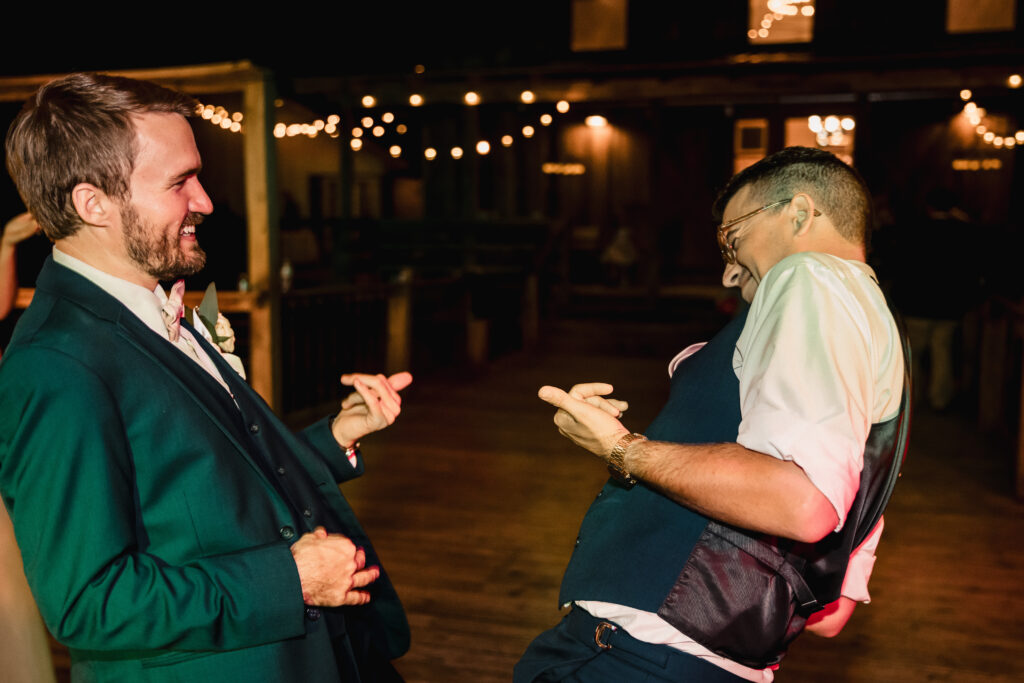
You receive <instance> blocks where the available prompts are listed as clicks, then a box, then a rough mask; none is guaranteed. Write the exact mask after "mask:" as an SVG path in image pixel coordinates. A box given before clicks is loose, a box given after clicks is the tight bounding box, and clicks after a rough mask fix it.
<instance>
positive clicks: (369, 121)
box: [360, 116, 373, 128]
mask: <svg viewBox="0 0 1024 683" xmlns="http://www.w3.org/2000/svg"><path fill="white" fill-rule="evenodd" d="M360 123H362V124H363V128H370V127H371V126H373V117H372V116H364V117H363V118H362V119H361V120H360Z"/></svg>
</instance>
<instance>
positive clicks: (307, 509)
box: [302, 508, 313, 517]
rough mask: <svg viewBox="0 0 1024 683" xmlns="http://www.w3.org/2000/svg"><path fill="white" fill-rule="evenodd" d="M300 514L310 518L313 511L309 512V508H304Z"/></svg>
mask: <svg viewBox="0 0 1024 683" xmlns="http://www.w3.org/2000/svg"><path fill="white" fill-rule="evenodd" d="M302 514H304V515H305V516H306V517H312V516H313V511H312V510H310V509H309V508H306V509H305V510H303V511H302Z"/></svg>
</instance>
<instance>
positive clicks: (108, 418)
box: [0, 259, 409, 682]
mask: <svg viewBox="0 0 1024 683" xmlns="http://www.w3.org/2000/svg"><path fill="white" fill-rule="evenodd" d="M203 343H204V344H205V342H203ZM206 349H207V352H208V355H210V356H211V358H213V359H214V361H215V362H216V363H217V364H218V368H219V369H220V371H221V374H222V375H223V377H224V378H225V380H226V381H227V382H228V383H229V385H230V386H231V390H232V393H234V395H235V396H236V397H237V399H238V405H237V406H236V405H235V403H234V402H233V401H232V399H231V397H230V396H229V395H228V393H227V392H225V391H224V390H223V388H221V387H220V386H219V385H217V384H216V382H214V381H213V380H212V379H211V378H210V377H209V375H208V374H207V373H205V372H204V371H203V370H202V369H201V368H200V367H199V366H198V365H197V364H196V363H194V362H192V361H190V360H188V359H187V358H185V357H184V356H183V355H182V354H181V352H180V351H179V350H178V349H176V348H175V347H174V346H173V345H171V344H169V343H168V342H167V341H166V339H163V338H161V337H160V336H159V335H157V334H154V333H153V332H152V330H150V329H149V328H148V327H146V326H145V325H144V324H143V323H142V322H141V321H140V320H139V319H138V318H137V317H136V316H135V315H134V314H132V313H131V312H130V311H129V310H128V309H127V308H125V307H124V306H123V305H122V304H121V303H120V302H118V301H117V300H116V299H114V298H113V297H111V296H110V295H108V294H107V293H106V292H104V291H103V290H101V289H100V288H99V287H97V286H95V285H94V284H92V283H91V282H89V281H88V280H86V279H85V278H83V277H81V276H79V275H78V274H76V273H74V272H72V271H70V270H68V269H67V268H64V267H62V266H60V265H57V264H55V263H54V262H53V261H52V259H48V260H47V262H46V264H45V265H44V267H43V270H42V271H41V273H40V276H39V280H38V283H37V288H36V294H35V298H34V299H33V301H32V305H31V306H30V307H29V308H28V310H27V311H26V312H25V313H24V314H23V316H22V318H21V320H19V322H18V326H17V328H16V330H15V332H14V336H13V338H12V340H11V343H10V345H9V347H8V348H7V350H6V352H5V353H4V356H3V360H2V362H0V406H2V408H0V494H2V495H3V500H4V504H5V505H6V506H7V509H8V511H9V512H10V515H11V518H12V520H13V521H14V526H15V532H16V536H17V540H18V545H19V546H20V547H21V550H22V554H23V557H24V562H25V573H26V575H27V576H28V579H29V584H30V585H31V587H32V591H33V593H34V595H35V597H36V600H37V602H38V604H39V608H40V611H41V612H42V614H43V618H44V619H45V621H46V623H47V626H48V627H49V629H50V630H51V632H52V633H53V634H54V636H55V637H56V638H57V639H58V640H59V641H61V642H63V643H65V644H66V645H68V647H69V648H70V650H71V655H72V676H73V678H75V679H76V680H89V681H92V680H96V681H106V680H118V681H121V680H129V681H175V680H187V681H205V680H209V681H215V680H216V681H221V682H223V681H233V680H239V681H336V680H339V678H340V677H341V675H340V674H339V667H338V665H337V664H336V662H335V657H334V654H333V649H332V642H331V640H332V638H331V637H332V635H333V636H337V635H339V631H340V630H342V629H348V632H349V635H350V636H355V633H354V630H355V629H359V631H360V632H359V634H358V635H359V638H360V639H361V640H362V642H367V641H369V642H371V643H372V644H373V647H374V648H375V649H377V650H378V651H379V652H381V653H382V654H384V655H385V656H387V657H397V656H399V655H401V654H402V653H404V652H405V651H406V650H407V649H408V642H409V632H408V625H407V623H406V620H405V616H404V613H403V611H402V607H401V604H400V603H399V601H398V597H397V595H396V594H395V592H394V589H393V587H392V586H391V583H390V581H389V580H388V578H387V576H386V575H385V574H384V573H383V572H382V575H381V577H380V579H378V580H377V581H376V582H375V583H374V585H373V587H372V594H371V595H372V597H371V602H370V604H369V605H368V606H366V607H362V608H344V609H341V610H325V611H324V612H326V614H324V616H329V617H330V618H318V617H320V616H321V614H320V612H318V611H315V610H314V611H309V610H306V609H304V605H303V601H302V591H301V588H300V584H299V577H298V573H297V571H296V568H295V563H294V561H293V560H292V557H291V552H290V549H289V546H290V543H292V542H294V541H295V540H297V539H298V538H299V536H301V534H302V533H304V532H306V531H308V530H310V528H311V527H312V526H313V525H314V524H316V523H321V522H320V520H315V519H314V520H305V519H303V517H302V515H297V516H296V515H295V514H294V513H293V510H292V508H290V507H289V505H288V504H287V503H286V501H285V499H284V495H283V494H282V493H281V488H280V485H279V483H276V482H274V481H273V480H272V479H271V477H272V476H273V475H274V472H273V471H272V470H270V469H268V467H267V466H266V464H261V463H260V462H259V461H258V460H259V458H258V455H256V454H255V453H254V450H255V449H254V448H253V443H254V441H253V440H252V439H253V434H252V433H249V431H250V429H251V430H253V432H256V431H257V429H256V428H255V427H254V425H255V424H259V425H260V426H261V428H262V430H263V431H262V433H260V434H259V436H260V437H261V438H264V437H273V438H268V439H267V441H266V443H268V444H271V445H272V446H271V447H272V448H273V449H275V450H276V452H282V451H288V453H289V457H290V460H289V461H288V462H290V463H291V464H293V465H296V467H293V468H292V469H293V470H295V469H298V470H300V471H298V472H295V471H290V472H288V476H290V477H302V478H303V479H301V481H302V482H304V483H306V484H308V488H309V489H310V490H315V491H317V492H318V494H317V495H318V496H319V497H320V500H321V505H325V506H326V507H327V508H329V510H330V512H331V518H332V520H333V521H332V523H331V525H330V526H329V527H328V530H329V531H332V532H338V533H342V534H345V535H347V536H349V537H350V538H352V539H353V541H354V542H355V543H356V544H357V545H361V546H363V547H364V548H366V550H367V562H368V563H379V559H378V558H377V557H376V555H375V554H374V552H373V548H372V546H371V545H370V543H369V539H368V538H366V535H365V533H364V532H363V530H362V528H361V527H360V526H359V522H358V521H357V520H356V518H355V515H354V514H353V512H352V510H351V508H350V507H349V505H348V503H347V502H346V501H345V499H344V497H343V496H342V495H341V492H340V491H339V490H338V485H337V484H338V482H340V481H343V480H345V479H347V478H351V477H353V476H356V475H358V474H360V473H361V472H362V461H359V463H358V466H357V467H355V468H353V467H352V466H351V465H350V464H349V462H348V461H347V459H345V457H344V453H343V451H342V450H341V449H340V448H339V447H338V445H337V443H336V442H335V441H334V439H333V438H332V436H331V432H330V427H329V423H328V421H327V420H323V421H321V422H319V423H317V424H315V425H313V426H312V427H310V428H308V429H306V430H305V431H303V432H302V433H300V434H293V433H291V432H290V431H289V430H288V429H287V428H286V427H285V426H284V425H283V424H282V423H281V422H280V421H279V420H278V419H277V418H276V417H275V416H274V415H273V413H272V412H271V411H270V409H269V407H267V406H266V404H265V403H263V401H262V400H260V399H259V397H258V396H256V394H255V393H254V392H252V390H251V389H250V388H249V387H248V386H247V385H245V383H244V382H242V381H241V380H240V379H239V378H238V377H237V376H236V375H235V373H234V372H233V371H232V370H230V368H229V367H228V365H227V364H226V363H224V361H223V360H222V359H221V358H220V357H219V354H218V353H217V352H216V351H214V350H213V349H212V347H209V346H206ZM242 405H246V406H251V407H252V408H251V410H250V413H249V415H248V417H253V416H254V415H255V417H254V418H253V419H252V424H245V423H244V422H243V419H242V417H241V414H240V410H239V406H242ZM279 471H280V470H279ZM331 527H335V528H331ZM354 640H355V638H354ZM344 668H345V667H344V666H342V667H341V669H342V670H344Z"/></svg>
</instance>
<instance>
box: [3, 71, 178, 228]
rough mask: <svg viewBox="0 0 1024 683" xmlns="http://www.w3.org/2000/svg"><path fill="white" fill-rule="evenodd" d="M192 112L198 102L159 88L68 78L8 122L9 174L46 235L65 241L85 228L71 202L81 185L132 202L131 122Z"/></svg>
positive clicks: (117, 79)
mask: <svg viewBox="0 0 1024 683" xmlns="http://www.w3.org/2000/svg"><path fill="white" fill-rule="evenodd" d="M195 109H196V101H195V100H194V99H193V98H191V97H189V96H188V95H185V94H183V93H180V92H176V91H174V90H169V89H168V88H164V87H162V86H159V85H157V84H156V83H150V82H148V81H137V80H134V79H131V78H124V77H121V76H109V75H105V74H93V73H75V74H70V75H68V76H64V77H62V78H58V79H56V80H53V81H50V82H49V83H47V84H45V85H43V86H42V87H40V88H39V90H37V91H36V93H35V94H34V95H33V96H32V97H31V98H29V100H28V101H27V102H25V106H23V107H22V109H21V112H20V113H19V114H18V116H17V118H15V120H14V122H13V123H11V127H10V128H9V129H8V131H7V143H6V147H7V171H8V173H10V174H11V178H13V179H14V184H15V185H17V187H18V192H19V193H20V194H21V198H22V200H23V201H24V202H25V205H26V206H27V207H28V209H29V211H31V212H32V215H33V216H34V217H35V219H36V221H38V223H39V225H40V227H41V228H42V230H43V232H44V233H45V234H46V236H47V237H49V238H50V239H51V240H58V239H61V238H64V237H68V236H70V235H73V234H75V233H76V232H77V231H78V230H79V228H81V227H82V221H81V219H80V218H79V216H78V213H77V212H76V211H75V207H74V204H73V203H72V201H71V190H72V189H74V187H75V186H76V185H78V184H79V183H92V184H93V185H95V186H96V187H98V188H100V189H101V190H103V191H104V192H105V193H107V194H108V195H110V196H111V197H112V198H114V199H116V200H118V201H122V202H123V201H125V200H127V199H128V197H129V193H130V180H131V174H132V170H133V169H134V167H135V156H136V153H137V151H138V150H137V148H136V147H137V145H136V138H135V125H134V122H133V121H132V116H133V115H140V114H145V113H149V112H159V113H169V114H181V115H182V116H186V117H188V116H193V115H194V114H195Z"/></svg>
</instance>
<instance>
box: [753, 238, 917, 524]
mask: <svg viewBox="0 0 1024 683" xmlns="http://www.w3.org/2000/svg"><path fill="white" fill-rule="evenodd" d="M898 342H899V337H898V334H897V333H896V331H895V324H894V323H893V322H892V316H891V314H890V313H889V311H888V307H887V306H886V304H885V300H884V298H883V297H882V294H881V291H880V290H879V289H878V286H877V284H876V283H875V282H874V281H873V279H872V278H871V271H870V269H869V268H867V266H864V265H863V264H859V265H858V264H854V263H853V262H848V261H843V260H842V259H838V258H836V257H833V256H828V255H825V254H814V253H802V254H795V255H793V256H790V257H788V258H786V259H783V260H782V261H780V262H779V263H778V264H776V266H775V267H774V268H772V269H771V270H770V271H769V272H768V274H767V276H766V277H765V278H764V280H763V281H762V282H761V284H760V286H759V287H758V290H757V294H756V295H755V297H754V301H753V302H752V303H751V310H750V314H749V315H748V319H747V324H746V326H745V327H744V330H743V333H742V334H741V335H740V338H739V340H738V341H737V344H736V352H735V355H734V359H733V367H734V369H735V370H736V374H737V377H738V378H739V381H740V405H741V410H742V413H743V420H742V422H741V423H740V427H739V434H738V436H737V442H738V443H740V444H741V445H743V446H745V447H746V448H749V449H751V450H754V451H758V452H761V453H765V454H767V455H771V456H773V457H776V458H780V459H783V460H789V461H792V462H795V463H796V464H797V465H799V466H800V467H801V469H803V470H804V472H805V473H806V474H807V476H808V478H809V479H810V480H811V482H812V483H813V484H814V485H815V487H817V488H818V490H819V491H821V492H822V494H823V495H824V496H825V497H826V498H827V499H828V500H829V502H830V503H831V504H832V506H833V507H834V508H835V511H836V514H837V516H838V518H839V522H838V525H837V526H836V530H839V529H841V528H842V526H843V523H844V521H845V519H846V514H847V512H848V510H849V509H850V506H851V505H852V504H853V500H854V498H855V497H856V495H857V489H858V488H859V486H860V472H861V468H862V465H863V454H864V444H865V442H866V440H867V435H868V431H869V430H870V429H871V424H872V423H873V422H876V421H880V420H881V419H883V418H884V417H886V416H888V415H889V414H895V412H896V411H897V410H898V409H899V399H900V390H901V388H902V352H901V351H900V349H899V343H898ZM897 373H898V374H897Z"/></svg>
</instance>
